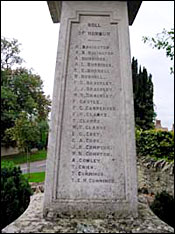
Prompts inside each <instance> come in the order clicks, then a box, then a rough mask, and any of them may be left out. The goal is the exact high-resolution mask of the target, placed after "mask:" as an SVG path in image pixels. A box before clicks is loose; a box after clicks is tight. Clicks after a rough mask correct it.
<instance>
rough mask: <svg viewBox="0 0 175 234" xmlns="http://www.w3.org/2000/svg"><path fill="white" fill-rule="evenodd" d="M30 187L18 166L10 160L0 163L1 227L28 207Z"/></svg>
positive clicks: (30, 193)
mask: <svg viewBox="0 0 175 234" xmlns="http://www.w3.org/2000/svg"><path fill="white" fill-rule="evenodd" d="M31 195H32V190H31V187H30V185H29V183H28V181H27V180H26V179H25V177H24V176H23V175H22V172H21V170H20V167H16V166H15V165H14V164H13V163H12V162H6V163H4V162H2V164H1V229H2V228H4V227H5V226H7V225H8V224H10V223H11V222H13V221H14V220H15V219H17V218H18V217H19V216H20V215H21V214H22V213H23V212H24V211H25V210H26V208H27V207H28V205H29V202H30V196H31Z"/></svg>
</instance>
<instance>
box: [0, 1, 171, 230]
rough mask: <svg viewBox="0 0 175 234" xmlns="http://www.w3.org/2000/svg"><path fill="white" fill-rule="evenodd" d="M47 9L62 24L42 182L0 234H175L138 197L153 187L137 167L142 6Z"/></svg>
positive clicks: (88, 4)
mask: <svg viewBox="0 0 175 234" xmlns="http://www.w3.org/2000/svg"><path fill="white" fill-rule="evenodd" d="M46 5H47V7H48V9H49V11H50V15H51V18H52V19H51V18H50V20H52V21H53V23H59V22H60V32H59V40H58V51H57V59H56V68H55V80H54V90H53V100H52V112H51V124H50V132H49V141H48V154H47V161H46V179H45V184H44V185H41V184H39V185H35V186H36V187H35V190H34V191H35V192H34V195H32V196H31V200H30V204H29V206H28V208H27V209H26V211H25V212H24V213H23V214H22V215H21V216H20V217H19V218H18V219H17V220H15V221H14V222H12V223H11V224H9V225H8V226H6V227H5V228H4V229H3V230H2V233H174V229H173V228H172V227H170V226H169V225H168V224H166V223H165V222H163V221H162V220H160V219H159V218H158V217H157V216H156V215H155V214H154V213H153V212H152V211H151V209H150V208H149V201H148V197H146V196H144V195H145V194H140V193H139V192H138V193H137V191H138V190H139V188H140V186H141V188H142V187H143V185H145V184H146V183H148V185H150V181H149V179H147V178H148V177H150V171H146V172H148V174H149V176H146V177H145V175H147V174H144V172H145V170H144V168H142V167H141V166H143V164H144V163H143V161H140V162H139V164H138V160H137V167H136V149H135V126H134V107H133V90H132V76H131V57H130V42H129V25H132V23H133V21H134V19H135V17H136V15H137V12H138V10H139V7H140V5H141V1H130V2H129V1H128V2H127V1H48V2H47V3H46ZM49 11H48V14H49ZM47 59H49V58H47ZM146 169H148V168H147V167H146ZM165 173H167V171H165ZM137 174H138V176H137ZM140 175H141V176H140ZM151 175H153V174H151ZM137 177H138V178H137ZM154 177H155V176H154ZM162 177H163V174H162ZM145 178H146V179H145ZM155 178H156V177H155ZM168 178H169V177H168ZM157 182H158V181H157V179H156V184H157ZM137 183H138V185H137ZM156 184H155V183H153V185H152V188H153V187H155V185H156ZM165 186H167V184H166V183H165ZM152 188H151V189H152Z"/></svg>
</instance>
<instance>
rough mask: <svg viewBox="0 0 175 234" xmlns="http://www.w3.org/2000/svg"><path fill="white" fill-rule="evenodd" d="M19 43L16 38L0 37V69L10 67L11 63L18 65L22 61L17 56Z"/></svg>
mask: <svg viewBox="0 0 175 234" xmlns="http://www.w3.org/2000/svg"><path fill="white" fill-rule="evenodd" d="M20 45H21V44H19V43H18V40H16V39H12V40H7V39H6V38H4V37H3V38H1V70H2V69H9V68H12V66H13V65H17V64H19V65H20V64H21V63H22V62H23V61H24V60H23V59H22V58H21V57H20V56H18V55H19V53H20V49H19V46H20Z"/></svg>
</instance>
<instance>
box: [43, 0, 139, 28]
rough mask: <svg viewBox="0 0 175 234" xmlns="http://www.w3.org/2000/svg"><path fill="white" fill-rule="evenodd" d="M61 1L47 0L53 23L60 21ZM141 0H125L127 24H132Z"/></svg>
mask: <svg viewBox="0 0 175 234" xmlns="http://www.w3.org/2000/svg"><path fill="white" fill-rule="evenodd" d="M61 2H62V1H47V4H48V7H49V11H50V15H51V18H52V20H53V22H54V23H58V22H60V16H61ZM141 3H142V1H127V5H128V18H129V25H132V23H133V21H134V19H135V17H136V15H137V12H138V10H139V8H140V5H141Z"/></svg>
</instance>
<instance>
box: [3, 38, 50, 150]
mask: <svg viewBox="0 0 175 234" xmlns="http://www.w3.org/2000/svg"><path fill="white" fill-rule="evenodd" d="M4 44H5V45H4ZM1 45H4V46H3V48H2V51H1V54H2V53H3V57H2V61H1V144H3V145H6V146H9V145H13V144H15V141H12V140H11V138H9V134H6V130H7V129H9V128H13V127H14V126H15V121H16V119H18V118H19V116H20V115H21V113H22V112H26V113H27V115H28V117H29V119H31V120H33V119H35V121H37V122H38V124H39V123H40V122H43V121H45V122H46V124H47V122H48V114H49V111H50V106H51V100H50V97H49V96H46V95H45V94H44V91H43V81H42V80H41V77H40V76H39V75H36V74H33V73H32V72H31V70H28V69H26V68H23V67H18V68H15V69H12V66H15V65H19V64H20V63H21V61H22V59H20V57H19V52H20V50H19V48H18V46H19V44H18V42H17V40H15V43H11V41H8V40H6V39H4V38H3V39H2V40H1ZM7 46H8V48H7ZM14 47H15V48H14ZM4 48H5V49H4ZM10 56H12V58H11V57H10ZM7 58H8V59H9V60H7ZM10 58H11V59H10ZM10 61H11V62H10ZM12 61H13V62H12Z"/></svg>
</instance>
